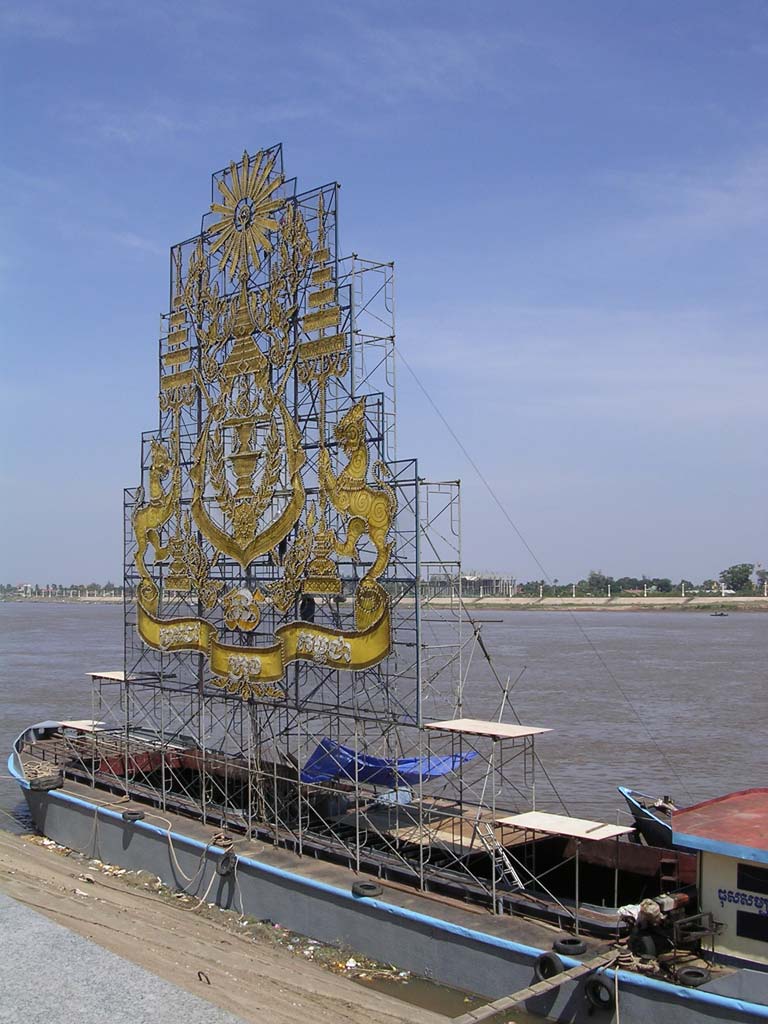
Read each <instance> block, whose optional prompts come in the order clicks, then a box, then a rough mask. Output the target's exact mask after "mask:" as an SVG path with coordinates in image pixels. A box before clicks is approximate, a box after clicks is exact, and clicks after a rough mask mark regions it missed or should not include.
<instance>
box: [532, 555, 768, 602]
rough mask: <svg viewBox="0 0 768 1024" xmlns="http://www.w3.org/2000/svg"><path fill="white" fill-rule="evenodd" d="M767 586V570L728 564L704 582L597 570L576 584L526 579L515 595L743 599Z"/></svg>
mask: <svg viewBox="0 0 768 1024" xmlns="http://www.w3.org/2000/svg"><path fill="white" fill-rule="evenodd" d="M767 584H768V569H763V568H757V569H756V568H755V564H754V563H751V562H739V563H738V564H737V565H731V566H729V567H728V568H727V569H723V571H722V572H721V573H720V574H719V576H718V578H717V579H709V580H703V581H702V582H701V583H694V582H692V581H691V580H679V581H678V582H673V581H672V580H671V579H669V578H668V577H659V576H640V577H637V576H619V577H615V578H614V577H613V576H606V575H605V573H603V572H601V571H600V570H597V569H593V570H592V572H590V573H589V575H588V576H587V578H586V579H583V580H579V581H578V583H574V582H570V583H563V582H561V581H560V580H558V579H554V580H552V582H551V583H547V581H546V580H529V581H528V582H527V583H518V584H517V593H518V594H519V595H521V596H529V597H539V596H540V595H541V594H543V595H544V596H545V597H572V596H573V595H574V594H575V596H576V597H606V596H607V595H608V594H609V593H610V595H611V596H612V597H620V596H622V595H624V596H627V597H638V596H644V595H646V594H656V595H660V596H663V595H664V594H670V595H672V594H682V593H685V594H713V595H716V594H722V593H723V592H725V593H726V594H740V595H742V596H747V597H748V596H749V595H757V596H759V595H761V594H763V593H764V591H765V589H766V585H767Z"/></svg>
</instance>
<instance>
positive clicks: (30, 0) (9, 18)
mask: <svg viewBox="0 0 768 1024" xmlns="http://www.w3.org/2000/svg"><path fill="white" fill-rule="evenodd" d="M0 31H2V33H3V35H6V36H16V37H23V38H29V39H40V40H45V39H51V40H56V41H57V42H77V41H79V39H80V36H81V33H80V28H79V24H78V21H77V19H76V18H74V17H73V16H72V14H71V13H67V12H64V11H62V9H61V6H57V7H54V6H53V5H52V4H49V3H40V2H35V0H24V2H23V3H13V2H10V3H9V2H4V3H0Z"/></svg>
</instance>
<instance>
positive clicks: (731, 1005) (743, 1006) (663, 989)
mask: <svg viewBox="0 0 768 1024" xmlns="http://www.w3.org/2000/svg"><path fill="white" fill-rule="evenodd" d="M13 761H14V755H11V757H9V758H8V768H9V770H10V771H11V773H12V774H13V776H14V778H16V779H18V781H19V782H20V783H21V784H22V786H23V787H24V788H25V789H29V783H28V782H27V780H26V779H25V778H24V777H23V776H19V773H18V771H16V770H14V765H13V764H12V762H13ZM46 796H47V797H48V798H49V799H52V800H62V801H64V802H65V803H71V804H75V805H77V806H79V807H84V808H85V809H86V810H88V811H93V810H94V809H95V810H96V814H97V816H98V815H100V814H103V815H104V816H106V817H108V818H115V819H117V820H118V821H120V822H121V823H122V821H123V818H122V814H121V812H119V811H113V810H110V808H108V807H101V806H100V805H99V804H92V803H88V801H87V800H81V799H80V798H79V797H76V796H71V795H70V794H69V793H62V792H61V791H60V790H57V791H49V792H48V793H46ZM132 827H133V828H139V829H143V830H145V831H147V832H152V833H155V834H156V835H159V836H162V837H168V836H169V835H170V836H171V837H172V839H174V840H176V841H177V842H179V843H181V844H186V845H188V846H192V847H194V848H195V849H197V850H200V851H205V850H206V849H207V850H208V851H209V852H214V853H222V854H223V853H224V852H225V851H224V850H223V849H222V847H220V846H208V847H206V845H205V843H202V842H200V840H199V839H193V838H192V837H191V836H184V835H182V834H181V833H179V832H169V831H168V829H162V828H158V827H157V825H150V824H149V822H146V821H136V822H133V823H132ZM237 859H238V861H240V863H242V864H248V865H249V867H252V868H254V869H255V870H256V871H260V872H262V873H263V874H266V875H273V876H274V877H276V878H281V879H284V880H286V881H289V882H291V883H293V884H294V885H300V886H305V887H307V888H309V889H315V890H316V891H318V892H324V893H327V894H328V895H331V896H334V897H335V898H337V899H343V900H347V901H349V902H352V903H357V902H358V898H357V897H355V896H353V895H352V894H351V893H350V892H347V891H346V889H338V888H336V886H333V885H328V883H327V882H317V881H315V879H313V878H304V877H303V876H302V875H295V874H293V873H292V872H290V871H285V870H283V868H276V867H273V866H272V865H271V864H262V863H261V862H260V861H257V860H253V859H252V858H250V857H240V856H239V857H238V858H237ZM365 903H366V905H367V906H372V907H375V908H376V909H377V910H380V911H383V912H385V913H387V914H390V915H392V916H393V917H401V918H404V919H405V920H409V921H415V922H418V923H419V924H423V925H427V926H428V927H429V928H433V929H435V930H436V931H442V932H448V933H449V934H452V935H458V936H459V937H460V938H463V939H471V940H472V941H474V942H478V943H480V944H481V945H486V946H495V947H496V948H497V949H504V950H507V951H508V952H513V953H521V954H522V955H524V956H528V957H533V958H534V959H536V958H538V957H539V956H541V954H542V953H543V952H544V950H541V949H537V948H536V947H535V946H524V945H522V944H521V943H518V942H512V941H511V940H510V939H500V938H498V937H497V936H495V935H486V934H485V933H483V932H476V931H474V930H473V929H471V928H463V927H462V926H461V925H458V924H452V923H451V922H450V921H441V920H440V919H439V918H436V917H429V916H428V915H426V914H419V913H418V912H417V911H415V910H408V909H407V908H406V907H393V906H391V905H390V904H388V903H382V902H381V901H380V900H376V899H368V898H366V900H365ZM561 960H562V961H563V963H564V964H565V965H566V967H577V966H578V965H579V964H580V963H581V961H580V960H574V959H572V958H571V957H561ZM605 973H606V974H609V975H614V976H615V977H616V978H618V980H619V982H620V984H622V985H625V986H628V987H629V988H638V989H647V990H649V991H651V992H656V993H657V994H658V995H660V996H666V997H667V998H670V997H673V998H675V999H679V1000H682V1001H684V1002H690V1003H699V1004H701V1005H704V1006H712V1007H717V1008H719V1009H723V1010H729V1011H731V1012H737V1013H749V1014H751V1015H752V1016H753V1017H756V1018H757V1019H759V1020H768V1006H764V1005H762V1004H760V1003H748V1002H745V1001H744V1000H742V999H731V998H729V997H728V996H719V995H716V994H715V993H714V992H704V991H702V990H701V989H700V988H685V987H683V986H682V985H671V984H669V983H668V982H665V981H657V980H656V979H655V978H646V977H644V976H643V975H641V974H630V973H629V972H628V971H606V972H605Z"/></svg>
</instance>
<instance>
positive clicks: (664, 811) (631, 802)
mask: <svg viewBox="0 0 768 1024" xmlns="http://www.w3.org/2000/svg"><path fill="white" fill-rule="evenodd" d="M617 789H618V791H619V792H620V793H621V795H622V796H623V797H624V799H625V800H626V801H627V805H628V807H629V810H630V812H631V813H632V817H633V818H634V819H635V825H636V827H637V831H638V833H639V834H640V835H641V836H642V838H643V839H644V840H645V842H646V843H647V844H648V846H660V847H662V848H663V849H669V848H670V847H671V846H672V812H673V811H676V810H677V809H678V808H677V807H676V806H675V803H674V801H673V800H672V797H669V796H663V797H660V798H659V797H653V796H648V795H647V794H646V793H639V792H638V791H637V790H636V789H628V788H627V787H626V786H618V787H617Z"/></svg>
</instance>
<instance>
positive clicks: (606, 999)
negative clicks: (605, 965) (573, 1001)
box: [584, 974, 616, 1010]
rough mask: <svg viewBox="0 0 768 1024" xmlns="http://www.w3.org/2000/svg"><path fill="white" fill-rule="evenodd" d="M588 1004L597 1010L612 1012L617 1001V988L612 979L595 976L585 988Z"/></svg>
mask: <svg viewBox="0 0 768 1024" xmlns="http://www.w3.org/2000/svg"><path fill="white" fill-rule="evenodd" d="M584 995H585V996H586V997H587V1002H588V1003H589V1005H590V1006H593V1007H594V1008H595V1009H596V1010H612V1009H613V1006H614V1003H615V1000H616V987H615V985H614V983H613V982H612V981H611V979H610V978H605V977H603V975H601V974H593V975H592V977H591V978H588V979H587V983H586V985H585V986H584Z"/></svg>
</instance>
